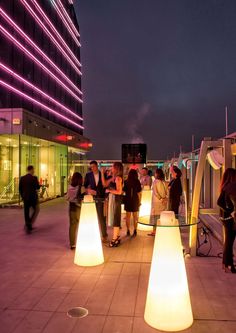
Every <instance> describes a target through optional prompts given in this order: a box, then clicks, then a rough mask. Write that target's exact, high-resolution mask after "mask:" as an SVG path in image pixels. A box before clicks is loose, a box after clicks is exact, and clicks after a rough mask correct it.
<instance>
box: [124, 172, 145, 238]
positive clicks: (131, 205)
mask: <svg viewBox="0 0 236 333" xmlns="http://www.w3.org/2000/svg"><path fill="white" fill-rule="evenodd" d="M141 191H142V188H141V183H140V181H139V179H138V173H137V171H136V170H134V169H131V170H130V171H129V174H128V179H127V180H126V181H125V182H124V192H125V211H126V227H127V233H126V234H127V236H130V219H131V215H133V223H134V231H133V236H136V235H137V223H138V211H139V206H140V201H141Z"/></svg>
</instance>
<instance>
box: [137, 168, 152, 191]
mask: <svg viewBox="0 0 236 333" xmlns="http://www.w3.org/2000/svg"><path fill="white" fill-rule="evenodd" d="M140 183H141V186H142V188H144V186H149V188H151V187H152V177H150V176H149V174H148V168H142V170H141V177H140Z"/></svg>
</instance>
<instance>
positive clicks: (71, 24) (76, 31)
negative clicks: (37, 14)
mask: <svg viewBox="0 0 236 333" xmlns="http://www.w3.org/2000/svg"><path fill="white" fill-rule="evenodd" d="M57 2H58V3H59V6H60V7H61V10H62V11H63V13H64V15H65V17H66V19H67V22H68V23H69V24H70V26H71V28H72V29H73V30H74V33H75V34H76V36H80V34H79V31H78V30H77V29H76V27H75V25H74V23H73V22H72V20H71V18H70V16H69V15H68V13H67V11H66V10H65V8H64V6H63V4H62V3H61V1H60V0H57Z"/></svg>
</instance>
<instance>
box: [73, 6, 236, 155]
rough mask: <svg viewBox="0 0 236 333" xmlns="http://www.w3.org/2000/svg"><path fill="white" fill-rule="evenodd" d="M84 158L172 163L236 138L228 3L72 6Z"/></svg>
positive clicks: (232, 15) (234, 24) (233, 21)
mask: <svg viewBox="0 0 236 333" xmlns="http://www.w3.org/2000/svg"><path fill="white" fill-rule="evenodd" d="M75 6H76V11H77V16H78V20H79V24H80V32H81V42H82V48H81V58H82V64H83V68H82V69H83V80H82V85H83V92H84V105H83V112H84V118H85V128H86V129H85V135H86V136H87V137H89V138H90V139H91V140H92V141H93V144H94V148H93V150H92V153H91V157H93V158H97V159H113V158H117V159H119V158H120V156H121V144H122V143H137V142H145V143H147V145H148V158H149V159H150V158H151V159H162V158H166V157H167V156H169V157H171V156H173V154H174V152H178V151H179V147H180V145H182V149H183V151H189V150H190V148H191V135H192V134H194V135H195V139H196V144H197V145H199V144H200V140H201V139H202V138H203V137H204V136H208V137H209V136H211V137H215V138H219V137H222V136H224V134H225V111H224V109H225V105H227V106H228V110H229V132H234V131H236V1H235V0H119V1H118V0H106V1H105V0H75Z"/></svg>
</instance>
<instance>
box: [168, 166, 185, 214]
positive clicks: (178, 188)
mask: <svg viewBox="0 0 236 333" xmlns="http://www.w3.org/2000/svg"><path fill="white" fill-rule="evenodd" d="M170 172H171V176H172V180H171V181H170V183H169V185H168V187H169V203H168V206H169V207H168V210H172V211H173V212H174V213H175V215H178V213H179V204H180V197H181V195H182V184H181V179H180V178H181V176H182V172H181V170H180V169H179V168H178V167H177V166H176V165H173V166H171V167H170Z"/></svg>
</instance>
